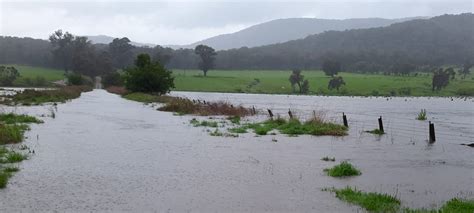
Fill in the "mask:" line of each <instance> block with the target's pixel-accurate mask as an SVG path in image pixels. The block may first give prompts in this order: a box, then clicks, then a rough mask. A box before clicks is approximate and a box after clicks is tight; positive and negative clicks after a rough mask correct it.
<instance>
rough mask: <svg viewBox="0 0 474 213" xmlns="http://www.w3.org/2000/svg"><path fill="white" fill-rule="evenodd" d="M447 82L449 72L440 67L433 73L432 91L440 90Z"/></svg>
mask: <svg viewBox="0 0 474 213" xmlns="http://www.w3.org/2000/svg"><path fill="white" fill-rule="evenodd" d="M448 83H449V72H448V71H447V70H443V68H440V69H439V70H438V71H435V72H434V73H433V82H432V91H435V90H441V89H442V88H444V87H446V86H447V85H448Z"/></svg>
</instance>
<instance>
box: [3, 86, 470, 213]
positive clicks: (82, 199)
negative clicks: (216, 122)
mask: <svg viewBox="0 0 474 213" xmlns="http://www.w3.org/2000/svg"><path fill="white" fill-rule="evenodd" d="M174 94H175V95H181V96H187V97H192V98H200V99H206V100H227V101H230V102H233V103H236V104H239V103H241V104H244V105H247V106H252V105H254V106H256V107H257V108H259V109H262V110H264V109H266V108H270V109H273V111H275V112H276V113H279V114H282V115H286V112H287V111H288V109H289V108H290V109H292V111H294V112H295V113H296V114H297V115H298V116H300V117H307V116H308V115H310V114H311V113H312V110H325V111H326V113H327V117H328V118H331V119H334V120H335V121H336V122H341V119H340V117H341V113H342V112H345V113H346V114H347V115H348V118H349V121H350V123H349V124H350V127H351V128H350V134H349V136H346V137H329V136H324V137H313V136H299V137H287V136H284V135H277V136H264V137H255V135H254V134H253V133H248V134H243V135H241V136H240V137H238V138H223V137H212V136H209V135H208V133H207V132H206V131H204V130H203V128H194V127H191V125H189V120H190V119H191V118H192V117H193V116H173V115H172V113H167V112H159V111H156V110H155V109H154V108H152V107H150V106H146V105H143V104H140V103H136V102H132V101H127V100H124V99H122V98H120V97H118V96H116V95H112V94H109V93H106V92H105V91H103V90H94V91H92V92H88V93H83V95H82V96H81V98H79V99H76V100H73V101H71V102H68V103H65V104H60V105H59V106H58V111H57V113H56V118H55V119H52V118H48V117H45V118H43V119H44V120H45V123H44V124H42V125H32V130H31V131H30V132H28V139H27V140H26V142H25V143H26V144H27V145H28V146H30V147H31V148H33V149H35V151H36V154H35V155H34V156H32V157H31V160H28V161H26V162H23V163H21V164H20V165H21V166H20V167H21V169H22V170H21V171H20V172H19V173H17V174H15V176H14V177H13V178H12V179H11V182H10V184H9V185H8V187H7V188H6V189H4V190H0V211H1V212H12V211H48V210H57V211H84V210H86V211H110V212H117V211H135V212H143V211H160V212H161V211H170V212H176V211H178V212H182V211H201V212H208V211H218V212H228V211H238V212H248V211H251V212H264V211H273V212H274V211H280V212H288V211H293V212H294V211H298V212H351V211H357V210H358V208H357V207H354V206H350V205H348V204H346V203H344V202H341V201H339V200H338V199H337V198H335V197H334V195H332V194H331V193H329V192H324V191H321V189H322V188H324V187H332V186H334V187H344V186H347V185H350V186H357V187H358V188H359V189H362V190H366V191H377V192H384V193H389V194H392V195H396V196H397V197H399V198H400V199H401V200H402V202H403V205H405V206H410V207H434V206H436V205H439V204H441V203H442V202H444V201H446V200H449V199H451V198H452V197H465V198H466V197H467V198H473V197H474V195H473V192H474V184H473V183H474V160H473V159H474V158H473V157H474V154H473V150H472V148H469V147H466V146H460V145H458V144H459V143H460V141H464V142H467V141H472V138H473V134H474V133H473V125H472V124H473V117H474V109H473V107H472V100H467V101H464V100H459V99H455V100H454V101H451V100H450V99H443V98H431V99H427V98H409V99H407V100H406V101H405V99H404V98H393V99H389V100H388V101H387V100H386V99H382V98H372V99H371V98H348V97H310V96H283V95H278V96H273V95H245V94H219V93H188V92H176V93H174ZM421 108H426V109H427V111H428V116H429V120H431V121H433V122H435V125H436V131H437V137H438V141H437V142H436V143H434V144H432V145H428V144H427V143H426V138H427V134H428V131H427V128H428V127H427V121H426V122H422V121H417V120H415V117H416V114H417V113H418V111H419V110H420V109H421ZM4 110H6V111H8V110H10V111H11V110H14V111H16V112H17V113H23V112H25V113H29V114H33V115H41V114H46V113H47V112H48V111H49V106H36V107H17V108H4ZM380 115H382V116H383V118H384V122H385V129H386V131H387V133H388V134H386V135H385V136H382V137H376V136H373V135H369V134H365V133H362V130H369V129H374V128H376V127H377V123H376V122H377V117H378V116H380ZM264 117H265V115H261V119H264ZM273 138H275V139H277V140H278V142H277V143H275V142H272V139H273ZM324 156H330V157H335V158H336V161H337V162H338V161H341V160H350V161H351V162H352V163H353V164H354V165H356V166H357V167H359V168H360V169H361V171H362V175H361V176H359V177H354V178H347V179H335V178H332V177H327V176H326V175H325V174H324V172H323V171H322V170H323V169H324V168H326V167H329V166H332V165H333V164H334V163H331V162H325V161H321V160H320V159H321V158H322V157H324Z"/></svg>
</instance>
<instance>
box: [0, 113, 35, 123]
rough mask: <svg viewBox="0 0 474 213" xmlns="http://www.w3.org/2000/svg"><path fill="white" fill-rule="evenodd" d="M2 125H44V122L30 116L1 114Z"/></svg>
mask: <svg viewBox="0 0 474 213" xmlns="http://www.w3.org/2000/svg"><path fill="white" fill-rule="evenodd" d="M0 123H5V124H15V123H43V121H42V120H39V119H38V118H36V117H33V116H29V115H17V114H14V113H0Z"/></svg>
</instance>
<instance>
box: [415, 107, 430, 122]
mask: <svg viewBox="0 0 474 213" xmlns="http://www.w3.org/2000/svg"><path fill="white" fill-rule="evenodd" d="M426 119H427V117H426V109H421V111H420V112H419V113H418V117H416V120H420V121H425V120H426Z"/></svg>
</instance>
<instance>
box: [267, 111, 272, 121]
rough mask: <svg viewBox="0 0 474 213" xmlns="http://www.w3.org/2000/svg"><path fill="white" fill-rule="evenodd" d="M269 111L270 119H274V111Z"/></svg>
mask: <svg viewBox="0 0 474 213" xmlns="http://www.w3.org/2000/svg"><path fill="white" fill-rule="evenodd" d="M267 110H268V115H270V118H271V119H273V113H272V110H270V109H267Z"/></svg>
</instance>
